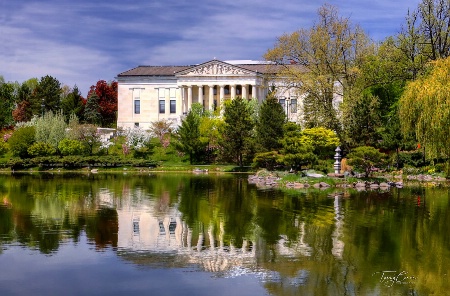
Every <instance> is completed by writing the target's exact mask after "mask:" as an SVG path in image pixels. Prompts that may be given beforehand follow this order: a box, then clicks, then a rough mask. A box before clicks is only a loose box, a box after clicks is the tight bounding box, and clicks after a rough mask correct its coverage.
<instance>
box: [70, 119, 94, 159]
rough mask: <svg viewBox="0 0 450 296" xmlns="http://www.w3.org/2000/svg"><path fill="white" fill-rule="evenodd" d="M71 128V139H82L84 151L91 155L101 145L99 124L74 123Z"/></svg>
mask: <svg viewBox="0 0 450 296" xmlns="http://www.w3.org/2000/svg"><path fill="white" fill-rule="evenodd" d="M70 128H71V130H70V133H69V139H72V140H78V141H80V142H81V143H82V144H83V146H84V149H85V150H84V151H86V153H88V154H89V155H92V154H93V153H94V150H96V149H97V148H98V147H99V146H100V134H99V133H98V132H97V126H95V125H93V124H79V125H77V124H75V123H73V125H70Z"/></svg>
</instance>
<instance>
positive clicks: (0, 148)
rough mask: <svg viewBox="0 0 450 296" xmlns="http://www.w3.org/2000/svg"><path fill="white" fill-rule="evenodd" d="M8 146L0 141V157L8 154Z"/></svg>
mask: <svg viewBox="0 0 450 296" xmlns="http://www.w3.org/2000/svg"><path fill="white" fill-rule="evenodd" d="M8 150H9V149H8V144H6V143H5V142H3V141H2V140H0V156H3V155H5V154H6V153H7V152H8Z"/></svg>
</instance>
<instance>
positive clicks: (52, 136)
mask: <svg viewBox="0 0 450 296" xmlns="http://www.w3.org/2000/svg"><path fill="white" fill-rule="evenodd" d="M66 129H67V124H66V122H65V118H64V115H63V114H62V112H57V113H53V112H52V111H50V112H47V113H45V114H44V115H43V116H40V117H38V118H37V119H36V122H35V131H36V142H40V143H45V144H48V145H50V146H51V147H53V148H54V149H57V148H58V144H59V142H60V141H61V140H63V139H64V138H65V137H66Z"/></svg>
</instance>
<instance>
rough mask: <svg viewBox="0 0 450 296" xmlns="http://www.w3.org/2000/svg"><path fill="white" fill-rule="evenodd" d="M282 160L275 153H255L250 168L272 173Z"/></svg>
mask: <svg viewBox="0 0 450 296" xmlns="http://www.w3.org/2000/svg"><path fill="white" fill-rule="evenodd" d="M282 159H283V158H282V156H281V155H280V154H278V152H277V151H269V152H262V153H256V154H255V158H253V164H252V166H253V167H254V168H264V169H268V170H269V171H272V170H274V169H275V167H277V166H278V165H280V164H281V163H282V162H281V160H282Z"/></svg>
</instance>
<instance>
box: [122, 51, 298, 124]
mask: <svg viewBox="0 0 450 296" xmlns="http://www.w3.org/2000/svg"><path fill="white" fill-rule="evenodd" d="M277 69H279V68H278V66H276V65H273V64H270V63H268V62H263V61H250V60H237V61H219V60H216V59H214V60H211V61H208V62H205V63H202V64H198V65H190V66H138V67H136V68H133V69H131V70H128V71H125V72H122V73H120V74H119V75H118V76H117V81H118V115H117V117H118V118H117V127H122V128H131V127H134V126H139V127H142V128H144V129H147V128H149V127H150V123H151V122H155V121H159V120H163V119H165V120H171V121H173V124H174V125H175V126H178V125H180V124H181V119H182V118H183V116H184V115H186V114H187V112H188V111H189V110H190V108H191V106H192V104H193V103H200V104H202V105H203V107H204V108H205V109H209V110H211V109H213V110H214V109H216V108H217V107H218V106H221V104H222V102H223V100H228V99H233V98H236V97H242V98H247V99H250V98H255V99H257V100H258V101H259V102H260V103H261V102H262V101H263V100H264V99H265V98H266V96H267V94H268V91H269V89H271V88H272V87H274V86H275V87H276V97H277V98H278V100H279V102H280V104H282V106H283V107H284V109H285V112H286V114H287V115H288V118H289V120H291V121H297V120H298V113H299V112H298V110H300V106H299V104H300V103H301V102H300V100H299V101H298V99H297V95H296V92H295V89H290V88H286V87H283V84H282V82H280V81H279V80H278V81H277V79H275V77H276V76H275V75H276V73H277Z"/></svg>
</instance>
